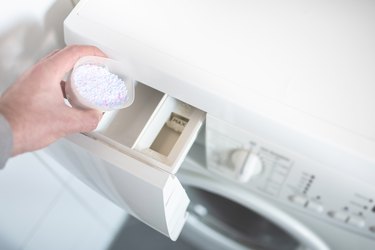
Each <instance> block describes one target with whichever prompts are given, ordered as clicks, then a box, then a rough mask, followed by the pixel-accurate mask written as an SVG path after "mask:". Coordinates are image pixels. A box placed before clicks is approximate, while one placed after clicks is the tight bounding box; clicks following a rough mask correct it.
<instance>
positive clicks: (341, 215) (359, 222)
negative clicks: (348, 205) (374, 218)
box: [328, 211, 366, 228]
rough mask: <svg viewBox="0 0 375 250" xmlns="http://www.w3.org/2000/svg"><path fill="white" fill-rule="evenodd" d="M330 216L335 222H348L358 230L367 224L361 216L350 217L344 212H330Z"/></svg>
mask: <svg viewBox="0 0 375 250" xmlns="http://www.w3.org/2000/svg"><path fill="white" fill-rule="evenodd" d="M328 215H329V216H330V217H332V218H333V219H335V220H339V221H342V222H346V223H348V224H349V225H352V226H355V227H358V228H362V227H364V226H365V224H366V223H365V220H364V219H363V218H361V217H359V216H353V215H349V214H348V213H346V212H343V211H329V212H328Z"/></svg>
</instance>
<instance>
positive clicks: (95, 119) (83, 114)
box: [67, 107, 102, 133]
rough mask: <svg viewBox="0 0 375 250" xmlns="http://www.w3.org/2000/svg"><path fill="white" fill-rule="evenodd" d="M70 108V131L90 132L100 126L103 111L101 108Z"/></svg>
mask: <svg viewBox="0 0 375 250" xmlns="http://www.w3.org/2000/svg"><path fill="white" fill-rule="evenodd" d="M67 108H68V107H67ZM68 109H70V111H69V112H70V117H71V119H72V121H71V123H70V126H71V127H70V129H69V132H70V133H77V132H90V131H92V130H94V129H95V128H96V127H97V126H98V123H99V121H100V119H101V118H102V112H101V111H99V110H94V109H88V110H79V109H75V108H68Z"/></svg>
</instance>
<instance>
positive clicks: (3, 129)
mask: <svg viewBox="0 0 375 250" xmlns="http://www.w3.org/2000/svg"><path fill="white" fill-rule="evenodd" d="M12 148H13V135H12V129H11V127H10V125H9V123H8V121H7V120H6V119H5V118H4V116H2V115H1V113H0V169H1V168H3V167H4V166H5V163H6V161H7V160H8V158H9V157H11V156H12Z"/></svg>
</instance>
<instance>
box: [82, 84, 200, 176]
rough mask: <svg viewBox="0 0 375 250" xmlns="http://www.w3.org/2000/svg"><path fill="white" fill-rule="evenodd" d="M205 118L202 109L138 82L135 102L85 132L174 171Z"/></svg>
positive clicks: (145, 161)
mask: <svg viewBox="0 0 375 250" xmlns="http://www.w3.org/2000/svg"><path fill="white" fill-rule="evenodd" d="M204 118H205V113H204V112H203V111H201V110H199V109H197V108H194V107H192V106H190V105H188V104H186V103H184V102H182V101H179V100H177V99H175V98H173V97H171V96H168V95H167V94H164V93H162V92H159V91H157V90H155V89H153V88H151V87H148V86H146V85H144V84H142V83H136V86H135V100H134V103H133V104H132V105H131V106H130V107H128V108H125V109H122V110H118V111H110V112H106V113H104V115H103V118H102V120H101V122H100V123H99V125H98V127H97V129H96V130H95V131H93V132H91V133H86V134H85V135H86V136H88V137H90V138H92V139H95V140H97V141H100V142H102V143H103V146H104V145H106V146H109V147H112V148H113V149H115V150H118V151H119V152H121V153H122V154H123V156H124V157H125V158H126V157H132V158H135V159H138V160H139V161H141V162H144V163H146V164H148V165H150V166H151V167H156V168H160V169H162V170H165V171H166V172H168V173H171V174H175V173H176V172H177V170H178V169H179V167H180V166H181V163H182V161H183V160H184V158H185V156H186V154H187V152H188V151H189V149H190V147H191V145H192V144H193V142H194V140H195V138H196V136H197V134H198V131H199V129H200V127H201V125H202V123H203V120H204ZM109 157H110V156H109Z"/></svg>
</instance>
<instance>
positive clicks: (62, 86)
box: [60, 81, 66, 99]
mask: <svg viewBox="0 0 375 250" xmlns="http://www.w3.org/2000/svg"><path fill="white" fill-rule="evenodd" d="M65 84H66V83H65V82H64V81H61V82H60V87H61V92H62V95H63V97H64V98H65V99H66V93H65Z"/></svg>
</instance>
